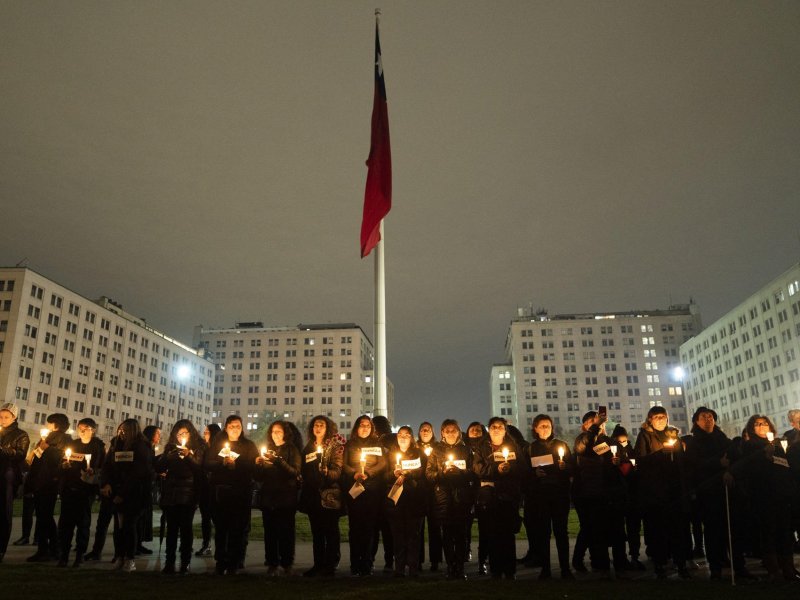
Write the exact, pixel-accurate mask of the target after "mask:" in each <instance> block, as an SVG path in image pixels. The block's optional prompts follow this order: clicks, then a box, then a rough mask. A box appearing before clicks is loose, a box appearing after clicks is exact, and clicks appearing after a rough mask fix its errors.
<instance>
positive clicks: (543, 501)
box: [525, 494, 569, 572]
mask: <svg viewBox="0 0 800 600" xmlns="http://www.w3.org/2000/svg"><path fill="white" fill-rule="evenodd" d="M525 506H526V509H529V519H530V525H531V529H530V531H529V535H530V537H531V538H533V552H534V555H535V556H536V558H537V559H538V560H540V561H541V563H542V568H544V569H545V570H548V571H549V570H550V534H551V533H552V534H553V537H554V538H555V539H556V551H557V552H558V566H559V568H560V569H561V571H562V572H563V571H568V570H569V536H568V534H567V521H568V519H569V497H568V496H557V495H551V494H539V495H537V496H536V497H531V496H528V497H527V498H525ZM526 527H527V525H526Z"/></svg>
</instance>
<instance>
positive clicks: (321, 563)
mask: <svg viewBox="0 0 800 600" xmlns="http://www.w3.org/2000/svg"><path fill="white" fill-rule="evenodd" d="M308 521H309V524H310V525H311V537H312V539H313V543H312V548H313V553H314V567H315V568H316V569H318V570H319V569H330V570H333V569H335V568H336V566H337V565H338V564H339V559H340V558H341V550H340V544H341V540H340V534H339V512H338V511H336V510H328V509H326V508H318V509H316V510H313V511H311V512H309V513H308Z"/></svg>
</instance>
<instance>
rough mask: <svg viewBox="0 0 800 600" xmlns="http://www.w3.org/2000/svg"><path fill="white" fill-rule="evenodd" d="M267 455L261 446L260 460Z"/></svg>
mask: <svg viewBox="0 0 800 600" xmlns="http://www.w3.org/2000/svg"><path fill="white" fill-rule="evenodd" d="M266 455H267V447H266V446H261V458H264V457H265V456H266Z"/></svg>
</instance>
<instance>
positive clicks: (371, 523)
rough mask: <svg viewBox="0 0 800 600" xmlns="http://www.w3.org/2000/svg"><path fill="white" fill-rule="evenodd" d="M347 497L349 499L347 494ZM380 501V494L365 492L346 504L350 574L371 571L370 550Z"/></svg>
mask: <svg viewBox="0 0 800 600" xmlns="http://www.w3.org/2000/svg"><path fill="white" fill-rule="evenodd" d="M347 497H348V498H349V497H350V496H349V494H348V496H347ZM382 499H383V498H382V494H381V493H380V492H378V491H375V490H366V491H364V492H363V493H362V494H361V495H360V496H359V497H358V498H356V499H355V500H353V501H352V502H348V520H349V523H350V534H349V536H348V541H349V542H350V572H351V573H353V574H361V573H369V572H370V571H371V570H372V556H373V554H372V548H373V543H374V538H375V530H376V527H377V523H378V512H379V510H380V501H381V500H382Z"/></svg>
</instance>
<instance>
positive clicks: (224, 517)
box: [213, 486, 250, 571]
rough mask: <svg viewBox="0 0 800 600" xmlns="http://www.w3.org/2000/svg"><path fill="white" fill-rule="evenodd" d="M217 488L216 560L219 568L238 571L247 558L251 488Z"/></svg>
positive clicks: (215, 508) (215, 518)
mask: <svg viewBox="0 0 800 600" xmlns="http://www.w3.org/2000/svg"><path fill="white" fill-rule="evenodd" d="M218 487H219V488H226V489H224V490H218V494H217V497H216V498H215V499H214V505H213V514H214V527H215V531H214V545H215V548H214V559H215V560H216V561H217V569H218V570H219V569H228V570H234V571H235V570H236V569H237V568H238V565H239V562H240V561H242V560H243V558H244V540H245V536H246V534H247V528H248V527H249V524H250V489H249V488H247V489H245V490H234V489H232V488H230V487H229V486H218Z"/></svg>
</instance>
